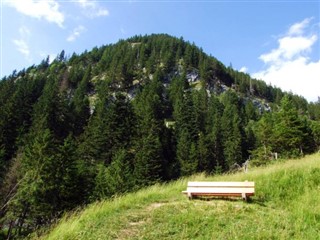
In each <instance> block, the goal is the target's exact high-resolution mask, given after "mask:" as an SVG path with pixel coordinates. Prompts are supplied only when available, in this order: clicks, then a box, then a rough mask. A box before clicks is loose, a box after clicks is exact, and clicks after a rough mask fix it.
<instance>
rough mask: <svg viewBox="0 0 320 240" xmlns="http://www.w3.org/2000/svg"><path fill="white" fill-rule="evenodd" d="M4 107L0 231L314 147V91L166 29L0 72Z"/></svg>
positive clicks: (15, 233)
mask: <svg viewBox="0 0 320 240" xmlns="http://www.w3.org/2000/svg"><path fill="white" fill-rule="evenodd" d="M301 81H303V79H301ZM0 106H1V108H0V116H1V117H0V238H1V237H2V236H3V237H8V236H9V237H10V238H15V237H19V236H25V235H27V234H28V233H30V232H32V231H35V230H37V229H38V228H39V227H41V226H44V225H48V224H50V223H52V222H53V221H55V220H56V219H57V218H59V217H60V216H61V215H62V214H63V213H64V212H66V211H69V210H71V209H74V208H76V207H79V206H82V205H84V204H88V203H90V202H93V201H96V200H100V199H105V198H110V197H112V196H115V195H118V194H123V193H126V192H128V191H134V190H137V189H139V188H142V187H145V186H148V185H151V184H154V183H157V182H162V181H169V180H172V179H177V178H179V177H181V176H188V175H191V174H194V173H197V172H206V173H208V174H215V173H223V172H227V171H230V170H232V168H233V167H234V166H235V165H241V164H243V163H244V162H245V161H246V160H248V159H249V158H250V159H251V160H250V161H251V162H252V163H254V164H257V165H261V164H266V163H268V162H269V161H272V159H273V156H274V153H277V154H278V156H279V157H280V158H285V157H300V156H302V155H304V154H309V153H313V152H315V151H318V150H319V146H320V122H319V121H320V100H319V101H318V102H315V103H308V102H307V101H306V100H305V99H304V98H302V97H300V96H297V95H294V94H292V93H286V92H283V91H281V89H279V88H276V87H273V86H269V85H267V84H266V83H265V82H263V81H260V80H256V79H251V78H250V76H249V75H247V74H244V73H240V72H237V71H235V70H233V69H232V68H231V67H225V66H224V65H223V64H222V63H221V62H219V61H218V60H217V59H215V58H214V57H212V56H208V55H207V54H205V53H204V52H203V51H202V49H199V48H198V47H196V46H195V45H194V44H190V43H189V42H186V41H184V40H183V39H182V38H180V39H179V38H175V37H171V36H169V35H165V34H158V35H150V36H135V37H132V38H130V39H128V40H120V41H119V42H118V43H116V44H112V45H107V46H102V47H99V48H98V47H96V48H94V49H92V50H91V51H90V52H87V51H86V52H84V53H83V54H81V55H77V54H73V55H72V56H70V57H66V56H65V52H64V51H62V52H61V53H60V54H59V55H58V56H57V57H56V59H55V60H54V61H52V62H51V63H50V61H49V58H47V59H44V60H43V61H42V62H41V63H40V64H39V65H33V66H31V67H29V68H28V69H24V70H22V71H20V72H17V71H14V72H13V73H12V74H11V75H10V76H8V77H5V78H3V79H2V81H0Z"/></svg>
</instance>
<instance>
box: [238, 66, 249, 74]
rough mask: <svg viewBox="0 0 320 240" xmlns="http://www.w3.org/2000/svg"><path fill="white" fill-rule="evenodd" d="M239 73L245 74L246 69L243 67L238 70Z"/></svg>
mask: <svg viewBox="0 0 320 240" xmlns="http://www.w3.org/2000/svg"><path fill="white" fill-rule="evenodd" d="M239 72H243V73H247V72H248V68H247V67H246V66H243V67H242V68H240V70H239Z"/></svg>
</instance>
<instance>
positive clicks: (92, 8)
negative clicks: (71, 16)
mask: <svg viewBox="0 0 320 240" xmlns="http://www.w3.org/2000/svg"><path fill="white" fill-rule="evenodd" d="M77 3H78V4H79V6H80V7H81V8H82V9H83V14H84V15H85V16H86V17H88V18H96V17H103V16H108V15H109V11H108V10H107V9H106V8H104V7H101V6H100V5H99V4H98V2H96V1H90V0H78V1H77Z"/></svg>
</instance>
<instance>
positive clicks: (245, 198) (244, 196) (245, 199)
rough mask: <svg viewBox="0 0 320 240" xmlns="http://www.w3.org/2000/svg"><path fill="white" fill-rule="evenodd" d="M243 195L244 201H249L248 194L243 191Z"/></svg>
mask: <svg viewBox="0 0 320 240" xmlns="http://www.w3.org/2000/svg"><path fill="white" fill-rule="evenodd" d="M241 196H242V200H243V201H247V194H245V193H242V194H241Z"/></svg>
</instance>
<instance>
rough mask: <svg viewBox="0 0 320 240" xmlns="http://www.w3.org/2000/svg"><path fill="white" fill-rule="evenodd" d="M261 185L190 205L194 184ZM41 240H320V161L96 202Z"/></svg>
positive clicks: (183, 183) (170, 185) (307, 159)
mask: <svg viewBox="0 0 320 240" xmlns="http://www.w3.org/2000/svg"><path fill="white" fill-rule="evenodd" d="M244 180H249V181H254V182H255V186H256V187H255V191H256V194H255V196H254V197H252V199H251V201H250V202H243V201H241V200H221V199H219V200H218V199H214V200H199V199H195V200H192V201H189V200H188V198H187V197H186V196H185V195H183V194H181V191H183V190H185V189H186V185H187V182H188V181H244ZM33 238H35V239H59V240H62V239H77V240H78V239H320V154H315V155H310V156H307V157H305V158H303V159H299V160H288V161H284V162H277V163H274V164H272V165H269V166H266V167H259V168H251V169H249V172H248V173H236V174H226V175H219V176H209V177H206V176H205V175H203V174H200V175H196V176H192V177H190V178H188V179H187V178H185V179H180V180H178V181H175V182H171V183H168V184H162V185H155V186H152V187H149V188H146V189H143V190H140V191H138V192H136V193H130V194H127V195H125V196H119V197H116V198H114V199H113V200H109V201H103V202H98V203H94V204H92V205H90V206H88V207H87V208H86V209H84V210H81V211H78V212H74V213H72V214H69V215H68V216H65V217H64V218H63V219H61V220H60V222H58V223H57V224H56V225H55V226H52V227H51V229H49V230H47V233H46V234H44V235H42V236H40V237H34V236H33Z"/></svg>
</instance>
